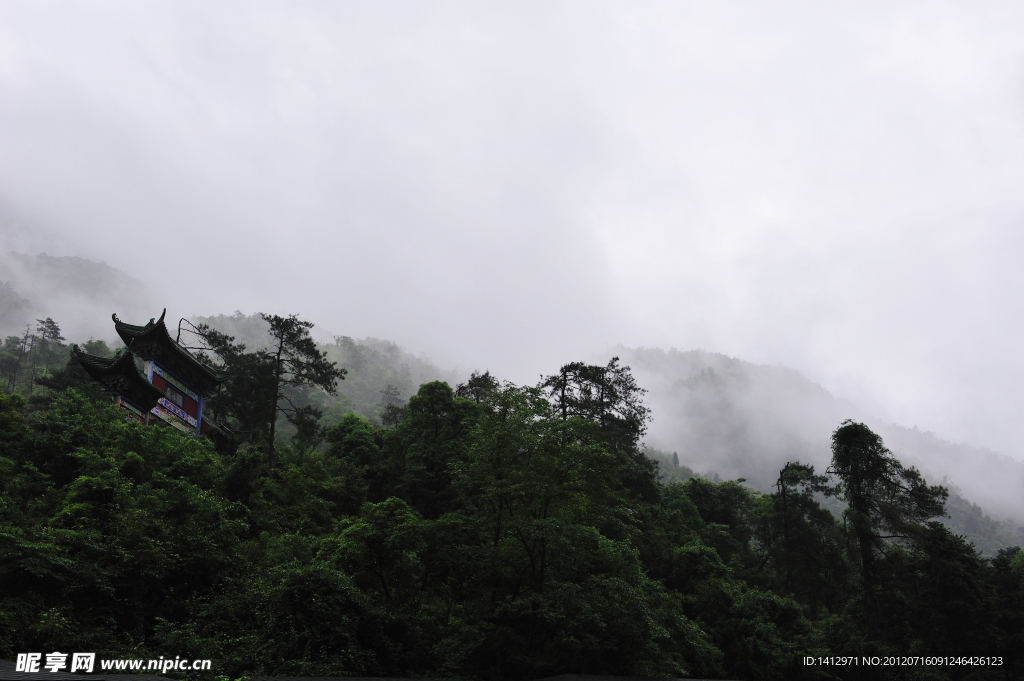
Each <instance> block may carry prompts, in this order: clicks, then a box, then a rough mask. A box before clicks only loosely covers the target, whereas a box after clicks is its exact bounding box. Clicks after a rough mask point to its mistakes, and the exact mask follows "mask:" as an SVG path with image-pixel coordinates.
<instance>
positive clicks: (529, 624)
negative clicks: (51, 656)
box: [0, 318, 1024, 680]
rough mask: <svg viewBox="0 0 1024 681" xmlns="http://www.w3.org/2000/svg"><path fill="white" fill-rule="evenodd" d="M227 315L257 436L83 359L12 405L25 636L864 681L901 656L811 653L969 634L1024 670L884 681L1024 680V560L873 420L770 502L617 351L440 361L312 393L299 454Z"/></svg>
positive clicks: (230, 352)
mask: <svg viewBox="0 0 1024 681" xmlns="http://www.w3.org/2000/svg"><path fill="white" fill-rule="evenodd" d="M270 321H271V324H272V328H277V326H280V325H281V324H285V325H287V324H288V323H289V319H288V318H270ZM290 323H292V324H293V325H295V324H299V321H298V320H295V319H294V318H291V322H290ZM295 328H297V329H299V332H300V335H301V332H302V329H303V328H306V327H301V326H296V327H295ZM200 331H201V332H202V333H203V334H205V335H203V339H204V340H205V341H206V343H207V347H208V354H206V355H205V357H206V358H207V361H211V362H221V363H222V366H223V367H224V368H225V370H226V371H228V372H229V374H230V375H231V376H232V378H230V379H229V381H228V383H227V387H226V393H225V395H224V399H225V402H224V405H223V411H222V414H223V417H224V418H225V419H226V421H227V422H228V423H232V424H235V425H236V426H238V427H239V430H238V433H239V438H238V439H237V440H236V441H235V442H234V443H231V442H226V441H220V444H219V445H218V446H217V447H215V446H214V444H213V443H212V442H211V441H209V440H203V441H196V440H194V439H192V438H190V437H188V436H185V435H183V434H181V433H179V432H178V431H175V430H173V429H171V428H165V427H161V426H160V425H154V426H148V427H146V426H142V425H140V424H136V423H134V422H126V421H124V420H123V419H122V418H120V417H118V415H117V413H116V412H115V411H114V410H112V409H110V408H109V406H108V405H107V401H106V398H105V397H104V396H103V395H102V394H100V393H99V392H98V391H96V390H94V389H90V386H89V384H88V382H87V381H84V380H82V376H81V375H80V374H77V373H76V372H75V370H74V367H73V366H71V367H68V368H66V369H63V370H60V369H55V370H53V371H52V372H51V373H50V374H48V377H47V378H46V380H48V385H49V387H48V388H47V389H46V394H45V395H38V396H36V398H35V399H34V401H33V402H32V405H31V406H30V405H29V404H28V403H26V401H25V399H24V398H23V397H22V396H21V395H18V394H10V395H6V394H5V395H3V396H0V470H2V471H3V476H2V478H0V480H2V491H0V493H2V497H0V501H2V503H0V551H2V554H0V555H2V556H3V558H2V562H0V565H2V569H3V570H4V579H3V581H2V582H0V590H2V591H0V656H3V657H7V656H11V655H13V654H14V653H16V652H20V651H25V650H42V649H46V650H52V649H58V650H63V649H65V648H66V649H70V650H95V651H97V652H100V653H102V654H106V655H109V656H114V655H118V656H125V657H155V656H158V655H161V654H163V655H172V656H173V655H182V656H188V657H193V658H211V659H213V660H214V661H215V662H214V664H215V670H214V672H215V673H216V674H219V675H224V676H227V677H229V678H238V677H241V676H245V675H248V674H274V675H291V676H295V675H351V676H427V677H435V678H465V679H510V680H511V679H515V680H520V679H522V680H526V679H532V678H540V677H544V676H552V675H556V674H560V673H570V672H576V673H600V674H617V675H632V676H648V677H655V676H664V677H680V676H703V677H708V678H732V679H801V678H804V679H837V678H838V679H860V678H872V676H871V675H872V674H873V672H874V671H877V670H865V669H860V668H842V667H836V666H832V665H824V666H823V665H813V666H808V665H806V664H805V663H804V658H805V657H808V656H811V657H814V658H816V659H819V658H825V657H828V656H835V655H878V656H885V655H910V654H912V655H924V654H941V655H986V656H992V655H995V656H997V657H1000V661H1001V662H1002V664H1000V665H996V666H986V667H984V668H978V667H973V668H971V669H970V671H971V674H969V675H965V674H963V673H962V672H963V668H960V667H955V668H954V667H950V668H946V667H934V666H932V667H929V668H927V669H925V668H905V669H896V670H888V673H887V674H886V675H885V676H884V678H922V676H921V675H922V674H926V675H927V678H935V679H947V678H948V679H953V678H978V679H983V678H984V679H988V678H993V679H1011V678H1018V676H1017V675H1019V674H1020V671H1021V668H1020V661H1021V660H1022V659H1024V658H1022V657H1021V654H1022V653H1024V619H1022V617H1024V614H1022V613H1024V552H1022V551H1021V550H1020V548H1018V547H1012V548H1004V549H1002V550H999V551H998V552H997V553H996V554H995V555H994V556H993V557H992V558H990V559H988V558H983V557H981V556H979V554H978V553H977V551H976V550H975V549H974V548H973V547H972V546H971V545H970V544H969V543H968V542H966V541H965V540H964V539H963V538H961V537H958V536H957V535H956V534H955V533H953V532H951V531H950V530H949V529H947V528H946V527H945V526H944V525H942V524H941V523H939V522H936V520H937V519H938V518H940V517H941V516H942V514H943V512H944V507H945V505H946V503H947V490H945V489H944V488H942V487H939V486H935V485H934V484H933V483H932V481H930V480H925V479H923V478H922V477H921V476H920V474H919V473H917V472H916V471H915V470H913V469H911V468H906V467H904V466H903V465H902V464H901V463H900V462H899V461H898V459H897V457H895V456H894V455H893V454H892V453H891V452H889V451H888V450H887V449H886V448H885V446H884V444H883V442H882V440H881V439H880V438H879V437H878V436H877V435H875V433H873V432H872V431H871V430H870V429H869V428H868V427H867V426H864V425H862V424H860V423H856V422H850V421H847V422H845V423H841V424H840V423H837V424H835V426H834V427H833V434H832V441H831V443H830V444H829V449H830V450H831V452H832V457H831V460H830V462H829V469H830V471H831V474H830V475H825V474H824V473H825V471H824V470H823V469H822V468H818V469H815V468H813V467H811V466H809V465H805V464H801V463H798V462H796V461H792V462H789V463H788V464H786V465H784V466H783V467H782V469H781V470H780V471H779V473H778V475H777V476H776V479H775V481H774V484H773V485H771V486H770V490H771V491H770V492H768V493H759V492H756V491H754V490H752V489H751V488H749V487H747V486H746V485H744V484H742V481H718V480H709V479H707V478H704V477H700V476H694V475H693V474H692V471H691V470H689V469H688V468H686V465H685V464H683V463H679V462H677V461H675V460H673V458H674V457H673V458H670V457H671V455H669V454H667V453H664V454H663V453H659V452H655V451H653V450H645V449H644V448H642V446H641V442H642V440H643V437H644V434H645V432H646V429H647V425H648V423H649V416H650V413H649V410H648V408H647V407H646V406H645V404H644V400H643V398H644V393H643V389H642V387H641V386H640V385H639V384H638V383H637V382H636V381H635V380H634V377H633V376H632V374H631V372H630V370H629V368H628V367H625V366H623V365H622V364H621V363H618V362H616V361H614V360H613V361H612V362H610V363H608V364H607V365H589V364H586V363H581V362H576V363H571V364H567V365H565V366H563V367H562V368H561V370H559V371H558V372H556V373H554V374H552V375H550V376H548V377H547V378H546V379H545V380H544V381H543V382H542V384H541V385H539V386H536V387H530V386H516V385H512V384H509V383H502V382H499V381H497V380H495V379H494V378H493V377H491V376H490V375H488V374H484V375H479V374H474V375H473V376H472V377H471V378H470V379H469V380H468V381H466V382H465V383H463V384H459V385H457V386H455V388H453V387H451V386H450V385H449V384H448V383H445V382H441V381H434V382H428V383H425V384H423V385H421V386H419V387H418V389H417V390H416V392H415V393H414V394H412V395H411V396H410V397H409V399H408V400H407V401H406V400H402V399H401V398H399V397H396V398H395V400H396V401H395V402H393V403H388V404H389V405H390V406H391V407H392V408H391V409H385V410H383V411H382V413H380V414H379V415H378V419H379V423H378V424H374V423H373V422H371V421H369V420H367V419H366V418H364V417H362V416H360V415H358V414H355V413H349V414H348V415H345V416H343V417H342V418H341V419H340V420H339V421H338V422H336V423H334V424H333V425H326V424H325V422H324V421H323V420H322V419H321V420H320V421H319V425H318V426H317V427H315V428H312V429H309V428H307V427H306V426H309V425H310V422H309V421H308V420H304V419H306V418H307V417H309V416H311V415H313V416H315V415H316V412H315V411H314V412H309V411H305V412H303V411H299V412H284V414H283V416H282V417H281V420H282V421H294V422H295V424H296V430H295V432H294V434H293V435H292V436H291V437H290V438H289V441H287V442H279V443H278V445H277V446H272V445H271V443H270V442H268V441H267V439H266V438H267V435H268V430H267V429H266V428H265V427H264V425H265V424H264V425H261V424H260V422H259V418H261V417H260V416H259V415H260V414H263V415H264V417H265V418H269V416H270V414H271V413H274V412H272V411H270V410H267V409H266V408H264V407H265V405H264V406H263V407H261V405H260V404H259V403H258V402H259V399H260V395H262V394H265V392H261V391H260V390H255V391H254V390H252V386H253V385H257V384H255V383H253V382H252V381H257V382H258V381H260V380H265V379H263V378H260V377H261V376H264V377H265V376H267V374H265V373H261V371H262V369H261V367H262V366H264V364H262V362H265V361H266V358H267V356H265V355H259V354H258V353H247V352H245V351H242V350H239V347H240V345H239V344H238V343H237V342H235V341H234V339H231V338H229V337H226V336H224V335H223V334H218V333H213V332H211V331H210V330H209V329H208V328H203V327H200ZM314 347H315V346H314ZM336 347H340V348H342V350H343V351H346V352H351V349H346V348H345V343H344V341H342V343H340V344H339V345H338V346H336ZM96 349H97V350H101V349H102V348H96ZM328 351H330V348H326V349H325V348H323V347H322V346H321V347H320V348H318V349H317V350H316V351H315V352H314V353H313V355H310V358H311V359H310V361H314V360H316V358H317V357H318V358H319V360H317V361H323V360H326V356H325V354H326V353H327V352H328ZM311 352H312V351H311ZM349 356H350V357H351V355H349ZM261 357H262V358H263V359H261ZM327 366H330V365H327ZM247 372H248V373H247ZM329 374H330V372H328V374H325V375H329ZM334 375H335V377H336V376H337V372H335V374H334ZM345 380H348V377H346V378H345ZM341 383H344V381H341ZM232 391H241V392H236V393H235V394H232ZM296 394H298V393H296ZM246 400H248V402H246ZM245 404H248V405H249V408H247V409H245V410H241V411H238V410H237V409H238V405H245ZM232 405H234V406H232ZM308 406H314V409H316V407H315V405H313V404H312V403H310V405H308ZM386 406H387V405H386ZM239 419H241V420H239ZM245 419H248V421H246V420H245ZM246 424H247V425H246ZM243 425H245V428H241V426H243ZM313 425H317V424H316V423H314V424H313ZM652 456H653V457H654V458H652ZM655 458H660V459H662V461H663V463H659V461H656V460H655ZM830 508H832V509H834V510H835V512H834V511H833V510H829V509H830ZM1014 665H1016V666H1014Z"/></svg>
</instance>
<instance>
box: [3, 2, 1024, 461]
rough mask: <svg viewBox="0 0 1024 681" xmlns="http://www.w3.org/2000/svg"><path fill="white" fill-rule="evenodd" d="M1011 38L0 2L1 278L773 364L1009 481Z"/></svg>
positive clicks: (333, 320)
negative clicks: (1001, 458)
mask: <svg viewBox="0 0 1024 681" xmlns="http://www.w3.org/2000/svg"><path fill="white" fill-rule="evenodd" d="M1022 36H1024V5H1021V4H1020V3H1011V2H987V3H943V2H927V3H925V2H920V3H890V2H886V3H881V2H879V3H846V4H845V5H840V4H838V3H820V2H807V3H734V4H730V3H718V2H714V3H711V2H701V3H697V2H693V3H682V2H667V3H659V2H636V1H630V2H618V3H597V2H586V3H582V2H581V3H568V2H551V1H548V0H545V1H544V2H516V3H508V4H499V3H469V2H467V3H435V2H423V1H422V0H417V1H415V2H408V3H383V2H374V3H365V2H362V3H355V2H353V3H341V2H322V3H316V2H289V3H261V2H238V3H231V2H217V3H207V2H192V3H189V2H178V1H176V2H163V3H157V2H123V3H100V2H94V3H69V2H61V3H56V2H41V1H39V0H32V1H31V2H14V1H10V0H8V1H7V2H4V3H2V4H0V200H2V201H3V203H5V204H6V205H7V206H8V207H9V208H10V209H11V210H13V211H15V212H16V213H18V214H19V215H20V216H21V217H22V218H23V224H25V225H29V226H30V228H28V229H24V230H22V231H20V232H18V231H11V232H10V233H8V234H5V235H4V239H5V241H6V242H7V246H8V248H5V249H4V250H9V249H10V248H15V249H18V250H22V251H29V252H39V251H46V252H48V253H50V254H51V255H79V256H83V257H88V258H93V259H97V260H103V261H105V262H107V263H109V264H111V265H113V266H115V267H117V268H120V269H122V270H124V271H126V272H128V273H130V274H132V275H133V276H135V277H137V278H139V279H142V280H144V281H146V282H148V283H149V284H151V285H152V286H153V288H154V290H156V291H159V292H160V293H161V295H162V296H163V298H162V300H164V301H165V302H164V303H163V304H166V306H167V307H168V308H169V309H168V316H170V317H177V316H182V315H191V314H216V313H221V312H231V311H233V310H236V309H239V310H242V311H244V312H254V311H257V310H263V311H274V312H281V313H285V312H298V313H300V314H301V315H303V316H304V317H306V318H309V319H311V320H313V321H315V322H317V323H318V324H319V325H321V326H323V327H326V328H328V329H330V330H331V331H333V332H335V333H339V334H346V335H350V336H357V337H359V336H367V335H372V336H377V337H384V338H389V339H392V340H395V341H397V342H399V343H401V344H403V345H404V346H406V347H408V348H409V349H410V350H413V351H417V352H418V351H425V352H427V353H428V354H430V355H431V356H433V357H434V358H435V359H436V360H437V361H438V362H439V363H441V364H444V365H458V366H460V367H462V368H464V369H471V368H480V369H483V368H490V369H491V370H492V371H494V372H496V373H498V374H499V375H500V376H502V377H506V378H509V379H512V380H516V381H518V382H531V383H532V382H534V381H535V380H536V378H537V376H538V375H539V374H540V373H541V372H549V371H552V370H554V369H555V368H556V367H557V365H558V364H560V363H562V362H564V361H569V360H572V359H576V358H582V357H589V356H591V355H592V354H593V353H600V352H604V351H605V350H606V349H607V348H609V347H611V346H613V345H614V344H617V343H622V344H626V345H645V346H661V347H677V348H680V349H689V348H697V347H699V348H704V349H707V350H713V351H719V352H724V353H727V354H730V355H734V356H738V357H741V358H743V359H747V360H751V361H756V362H762V363H767V364H779V363H781V364H784V365H786V366H790V367H793V368H796V369H799V370H800V371H802V372H804V373H805V374H806V375H807V376H808V377H810V378H812V379H813V380H815V381H818V382H820V383H822V384H823V385H825V386H826V387H828V388H829V389H830V390H832V391H833V392H834V393H837V394H839V395H842V396H845V397H848V398H850V399H851V400H853V401H855V402H858V403H861V404H865V405H867V406H868V407H869V408H871V409H874V410H875V411H876V412H877V413H878V414H879V416H880V417H882V418H888V419H892V420H895V421H898V422H900V423H902V424H904V425H907V426H913V425H917V426H919V427H920V428H922V429H927V430H933V431H935V432H936V433H937V434H939V435H941V436H944V437H947V438H951V439H955V440H965V441H969V442H972V443H975V444H978V445H982V446H988V447H992V448H995V449H997V450H1000V451H1003V452H1004V453H1007V454H1011V455H1013V456H1015V457H1017V458H1024V418H1022V416H1021V413H1020V412H1021V405H1022V404H1024V353H1022V352H1021V346H1022V340H1024V339H1022V331H1024V316H1022V307H1021V294H1022V293H1024V268H1022V266H1021V260H1022V255H1024V232H1022V229H1021V227H1022V225H1024V191H1022V180H1024V40H1022ZM153 314H154V315H155V314H159V310H154V312H153ZM139 321H144V320H139Z"/></svg>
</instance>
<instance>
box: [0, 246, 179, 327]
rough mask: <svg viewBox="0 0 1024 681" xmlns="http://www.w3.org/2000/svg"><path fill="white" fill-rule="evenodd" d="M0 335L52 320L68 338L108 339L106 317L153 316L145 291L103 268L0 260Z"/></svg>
mask: <svg viewBox="0 0 1024 681" xmlns="http://www.w3.org/2000/svg"><path fill="white" fill-rule="evenodd" d="M0 281H3V282H6V286H3V287H0V334H4V335H6V334H12V333H19V332H21V331H23V330H24V328H25V325H26V324H34V322H35V319H37V318H39V317H53V318H54V319H55V320H56V321H57V323H59V324H60V326H61V329H63V331H64V335H65V336H66V337H68V338H88V337H90V336H93V337H97V338H111V337H112V336H113V325H112V324H111V322H110V315H111V314H112V313H114V312H116V313H118V314H119V315H120V316H121V317H122V318H124V319H126V320H131V319H149V318H150V317H152V316H154V315H155V314H159V312H160V311H159V310H158V309H156V303H153V302H151V296H150V294H149V291H148V289H147V288H146V286H145V285H144V284H143V283H142V282H140V281H138V280H137V279H135V278H133V277H131V276H130V275H128V274H126V273H124V272H122V271H121V270H118V269H115V268H113V267H111V266H110V265H107V264H105V263H98V262H94V261H92V260H87V259H85V258H78V257H67V256H65V257H55V256H51V255H47V254H46V253H39V254H37V255H27V254H24V253H14V252H11V253H6V254H3V255H0Z"/></svg>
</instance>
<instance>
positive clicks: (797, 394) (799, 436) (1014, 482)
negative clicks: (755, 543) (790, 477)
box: [615, 347, 1024, 522]
mask: <svg viewBox="0 0 1024 681" xmlns="http://www.w3.org/2000/svg"><path fill="white" fill-rule="evenodd" d="M615 352H616V354H618V355H619V356H620V357H621V358H622V360H623V362H624V363H625V364H628V365H630V366H631V367H632V368H633V373H634V375H635V376H636V378H637V380H638V382H639V383H640V385H642V386H644V387H645V388H647V389H648V391H649V392H648V395H647V402H648V404H649V405H650V406H651V408H652V414H653V417H654V420H653V422H652V424H651V427H650V432H649V434H648V437H647V441H648V443H649V444H650V445H652V446H654V447H656V448H658V449H662V450H667V451H669V452H672V451H675V452H678V455H679V461H680V463H681V464H683V465H686V466H688V467H690V468H692V469H693V470H695V471H698V472H705V471H706V472H715V473H718V474H719V475H721V476H722V477H723V478H738V477H743V478H746V479H747V480H748V482H749V484H751V485H753V486H754V487H756V488H757V489H761V490H767V489H768V488H769V487H770V486H771V485H772V483H773V482H774V481H775V479H776V478H777V477H778V473H779V469H780V468H782V466H784V465H785V463H786V462H787V461H796V460H799V461H802V462H804V463H810V464H813V465H814V466H815V467H816V468H817V469H819V470H821V471H824V469H825V468H826V467H827V466H828V463H829V460H830V458H831V449H830V437H831V435H832V432H833V431H834V430H835V429H836V427H837V426H838V425H839V424H840V423H841V422H843V421H844V420H846V419H853V420H857V421H862V422H864V423H867V424H868V425H869V426H870V427H871V428H872V429H874V430H875V431H876V432H878V433H879V434H880V435H881V436H882V437H883V438H884V439H885V441H886V445H887V446H888V447H889V448H890V449H891V450H892V451H893V452H894V453H895V454H896V456H897V458H898V459H899V460H900V461H902V462H903V463H904V465H907V466H916V467H917V468H918V469H919V470H921V472H922V473H923V474H924V475H925V477H926V479H927V480H928V481H929V482H930V483H932V484H938V483H942V484H947V485H949V484H952V485H953V486H954V487H956V488H959V490H960V491H961V493H962V494H963V495H964V496H965V497H966V498H968V499H970V500H972V501H973V502H975V503H978V504H980V505H981V506H982V507H983V508H984V509H985V510H986V511H987V512H989V513H992V514H995V515H996V516H1001V517H1005V518H1013V519H1015V520H1016V521H1017V522H1021V521H1022V520H1024V463H1022V462H1020V461H1016V460H1014V459H1012V458H1010V457H1008V456H1003V455H1001V454H997V453H995V452H992V451H989V450H986V449H981V448H977V447H973V446H971V445H969V444H963V443H953V442H949V441H946V440H943V439H941V438H940V437H939V436H937V435H935V434H934V433H930V432H922V431H920V430H918V429H917V428H916V427H910V428H907V427H904V426H900V425H897V424H893V423H886V422H884V421H882V420H880V419H878V418H877V417H875V416H874V415H872V414H871V413H868V412H866V411H865V410H864V409H862V408H860V407H858V406H857V405H855V404H853V403H851V402H849V401H847V400H844V399H842V398H839V397H836V396H834V395H832V394H831V393H829V391H827V390H826V389H825V388H823V387H821V386H820V385H818V384H816V383H814V382H813V381H811V380H809V379H808V378H806V377H805V376H803V375H801V374H800V373H799V372H797V371H794V370H792V369H787V368H784V367H772V366H765V365H758V364H753V363H750V362H745V361H743V360H740V359H736V358H733V357H728V356H726V355H723V354H718V353H713V352H706V351H703V350H690V351H679V350H668V351H666V350H661V349H657V348H623V347H620V348H617V349H616V350H615Z"/></svg>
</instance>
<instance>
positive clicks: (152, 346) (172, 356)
mask: <svg viewBox="0 0 1024 681" xmlns="http://www.w3.org/2000/svg"><path fill="white" fill-rule="evenodd" d="M166 315H167V308H164V311H163V312H162V313H161V314H160V318H159V319H150V320H149V323H148V324H146V325H145V326H136V325H134V324H125V323H124V322H122V321H121V320H120V319H118V318H117V315H116V314H114V315H111V318H112V319H113V320H114V329H115V330H116V331H117V335H118V336H120V337H121V340H123V341H124V344H125V345H127V346H128V347H129V348H131V350H132V351H133V352H134V353H135V354H136V355H138V356H139V357H141V358H143V359H147V360H156V361H157V362H158V363H159V364H160V365H162V366H163V367H165V368H166V369H168V370H169V371H170V372H171V373H173V374H175V375H176V376H177V377H178V378H180V379H181V380H182V381H184V382H185V383H187V384H188V385H189V386H191V387H192V388H193V389H194V390H195V391H196V392H198V393H200V394H202V395H212V394H213V393H215V392H217V387H218V386H219V385H220V384H221V383H223V382H224V378H225V376H224V372H222V371H219V370H217V369H214V368H213V367H209V366H207V365H205V364H203V363H202V362H200V361H199V360H198V359H196V357H195V355H193V354H192V353H191V352H189V351H188V350H187V349H185V348H184V347H182V346H181V345H179V344H178V342H177V341H175V340H174V339H173V338H171V334H170V333H168V331H167V326H166V325H165V324H164V317H165V316H166Z"/></svg>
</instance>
